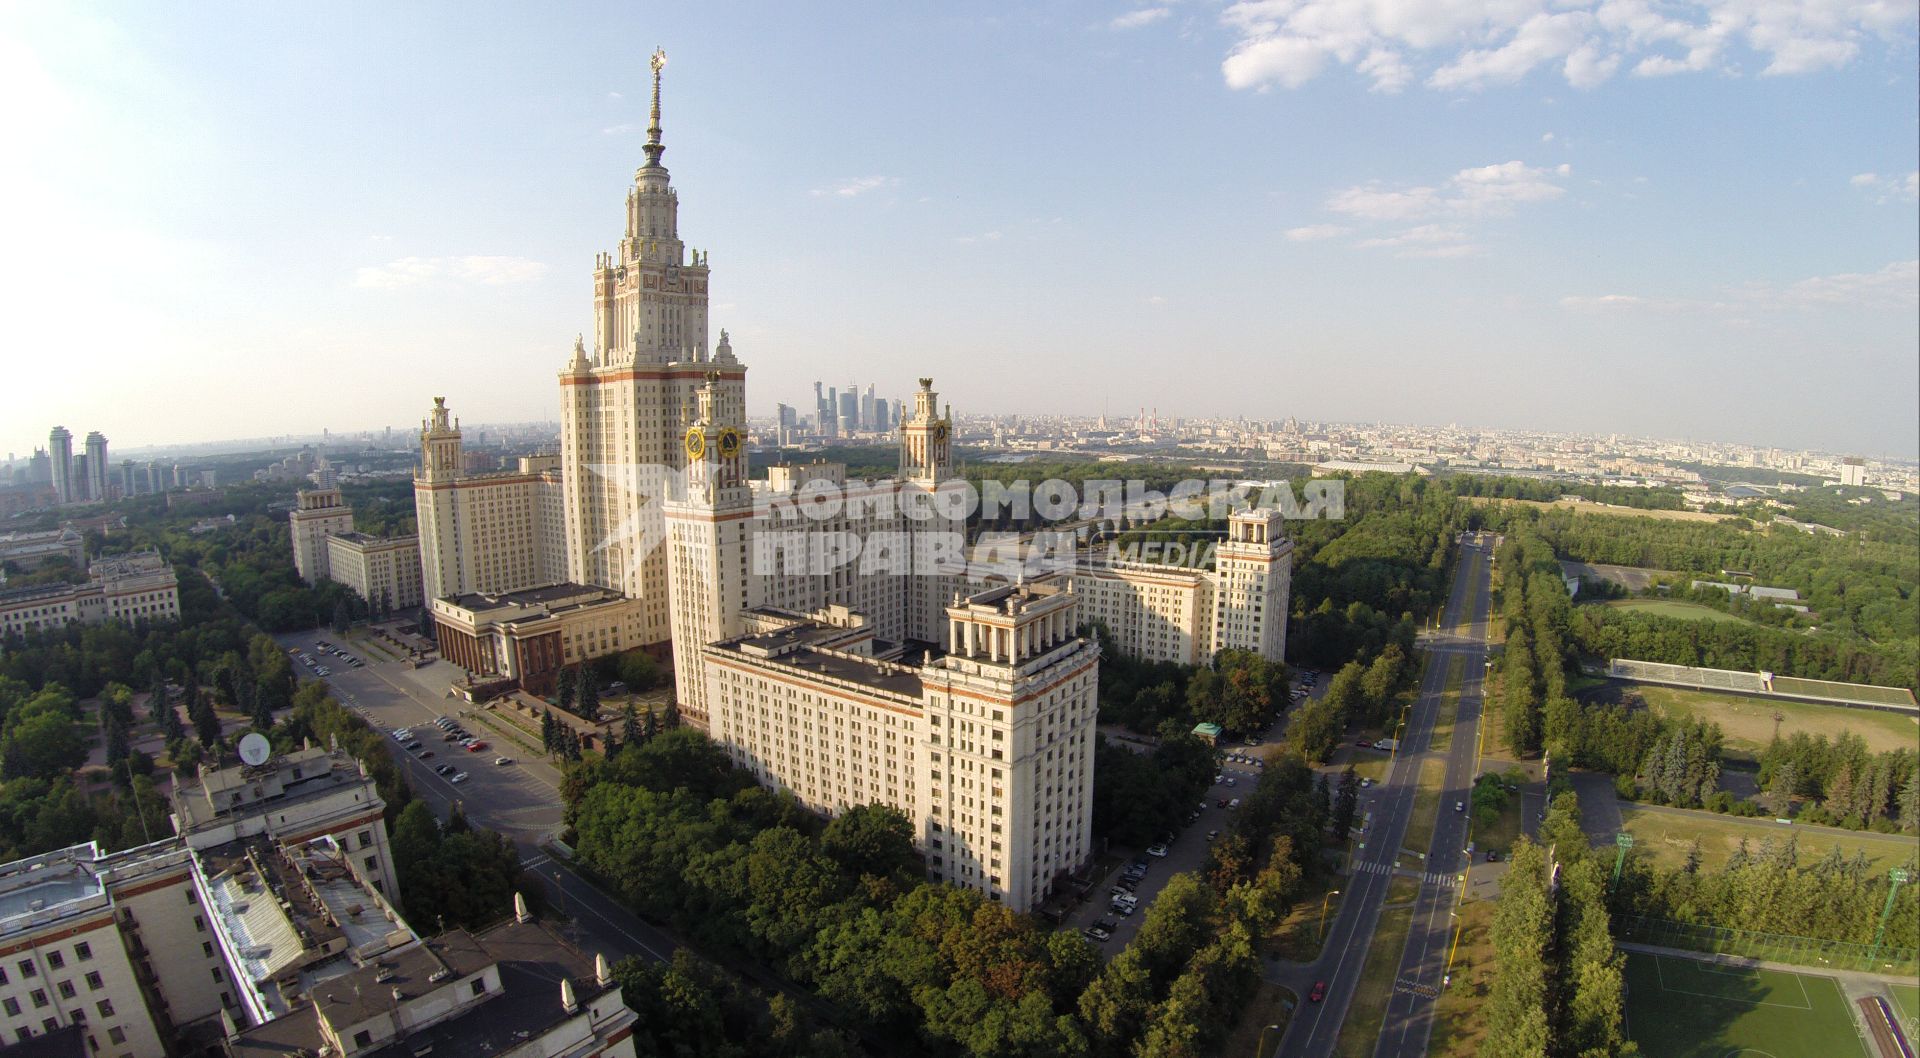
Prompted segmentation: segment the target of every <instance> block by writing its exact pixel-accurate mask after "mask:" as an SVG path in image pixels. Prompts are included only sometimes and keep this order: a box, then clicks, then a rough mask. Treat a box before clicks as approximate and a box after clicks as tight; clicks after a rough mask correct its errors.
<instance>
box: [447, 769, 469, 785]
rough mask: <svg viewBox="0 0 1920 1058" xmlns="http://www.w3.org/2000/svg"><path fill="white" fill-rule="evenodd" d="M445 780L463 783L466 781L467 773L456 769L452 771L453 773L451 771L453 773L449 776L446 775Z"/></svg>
mask: <svg viewBox="0 0 1920 1058" xmlns="http://www.w3.org/2000/svg"><path fill="white" fill-rule="evenodd" d="M447 781H448V782H450V783H463V782H466V781H467V773H466V772H463V771H457V772H454V773H453V774H452V775H451V776H449V777H448V779H447Z"/></svg>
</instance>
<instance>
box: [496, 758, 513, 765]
mask: <svg viewBox="0 0 1920 1058" xmlns="http://www.w3.org/2000/svg"><path fill="white" fill-rule="evenodd" d="M493 762H494V763H495V764H512V763H513V758H512V757H495V758H493Z"/></svg>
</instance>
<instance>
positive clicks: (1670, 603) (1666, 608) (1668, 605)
mask: <svg viewBox="0 0 1920 1058" xmlns="http://www.w3.org/2000/svg"><path fill="white" fill-rule="evenodd" d="M1603 605H1605V606H1610V607H1612V608H1613V609H1616V610H1636V611H1639V612H1641V613H1649V614H1652V615H1654V616H1655V617H1680V618H1686V619H1688V620H1694V621H1720V622H1722V623H1725V624H1737V625H1750V624H1752V623H1753V622H1752V621H1749V620H1747V619H1746V618H1744V617H1735V616H1734V615H1732V614H1730V613H1724V612H1722V611H1720V610H1716V609H1714V608H1713V607H1711V606H1703V605H1701V604H1700V603H1697V602H1682V601H1681V600H1679V599H1615V600H1613V601H1611V602H1608V603H1604V604H1603Z"/></svg>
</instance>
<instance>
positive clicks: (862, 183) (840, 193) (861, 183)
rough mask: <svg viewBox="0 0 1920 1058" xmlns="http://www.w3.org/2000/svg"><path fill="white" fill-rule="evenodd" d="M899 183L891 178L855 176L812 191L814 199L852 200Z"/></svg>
mask: <svg viewBox="0 0 1920 1058" xmlns="http://www.w3.org/2000/svg"><path fill="white" fill-rule="evenodd" d="M897 183H899V181H898V180H895V179H894V178H893V177H891V176H856V177H853V178H851V179H848V180H842V181H840V182H839V183H837V184H835V185H833V186H832V187H817V188H814V190H813V195H814V197H815V198H824V197H827V196H833V197H836V198H854V197H857V196H859V195H864V194H866V193H867V192H869V191H878V190H880V189H881V188H884V187H892V186H893V185H895V184H897Z"/></svg>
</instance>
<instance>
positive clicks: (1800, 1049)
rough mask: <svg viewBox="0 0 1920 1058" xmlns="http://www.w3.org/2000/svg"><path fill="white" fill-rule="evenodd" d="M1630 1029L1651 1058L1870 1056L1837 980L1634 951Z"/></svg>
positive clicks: (1630, 965) (1629, 976)
mask: <svg viewBox="0 0 1920 1058" xmlns="http://www.w3.org/2000/svg"><path fill="white" fill-rule="evenodd" d="M1627 1032H1628V1035H1629V1036H1630V1037H1631V1038H1632V1039H1633V1041H1634V1042H1635V1043H1637V1044H1639V1045H1640V1053H1641V1054H1643V1055H1645V1056H1646V1058H1729V1056H1730V1055H1741V1056H1747V1055H1769V1056H1771V1058H1867V1051H1866V1048H1865V1046H1864V1045H1863V1044H1862V1043H1861V1040H1860V1034H1859V1032H1858V1031H1857V1030H1856V1029H1855V1028H1854V1022H1853V1015H1852V1013H1851V1012H1850V1011H1849V1010H1848V1008H1847V999H1846V996H1844V995H1842V994H1841V992H1840V986H1839V985H1838V984H1836V983H1835V982H1834V980H1833V978H1831V977H1820V976H1817V975H1814V974H1796V973H1789V972H1786V971H1784V970H1767V969H1759V968H1755V967H1742V966H1728V965H1723V964H1719V963H1708V962H1701V961H1699V960H1695V959H1683V958H1678V957H1674V956H1662V955H1647V954H1643V953H1640V952H1629V953H1628V954H1627Z"/></svg>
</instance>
